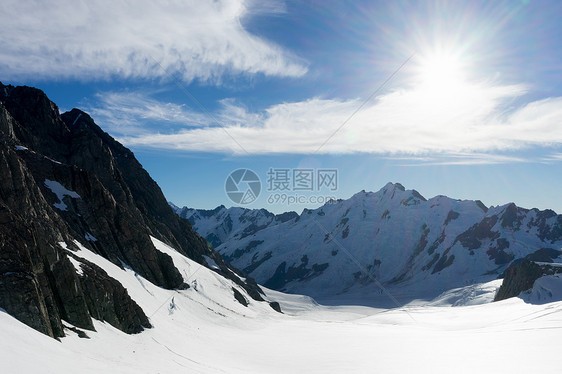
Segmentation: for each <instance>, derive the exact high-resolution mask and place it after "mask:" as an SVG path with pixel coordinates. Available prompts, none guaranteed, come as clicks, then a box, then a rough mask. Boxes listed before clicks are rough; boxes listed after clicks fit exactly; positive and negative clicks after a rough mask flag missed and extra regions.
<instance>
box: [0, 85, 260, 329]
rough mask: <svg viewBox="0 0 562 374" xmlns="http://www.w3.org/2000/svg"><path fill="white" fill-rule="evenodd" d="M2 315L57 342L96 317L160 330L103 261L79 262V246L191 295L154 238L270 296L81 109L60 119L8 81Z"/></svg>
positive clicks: (0, 110) (1, 119) (3, 126)
mask: <svg viewBox="0 0 562 374" xmlns="http://www.w3.org/2000/svg"><path fill="white" fill-rule="evenodd" d="M0 176H1V178H0V308H3V309H4V310H6V311H7V312H8V313H10V314H12V315H13V316H15V317H16V318H18V319H19V320H20V321H22V322H24V323H26V324H28V325H29V326H31V327H33V328H35V329H37V330H39V331H41V332H43V333H45V334H47V335H50V336H52V337H60V336H63V335H64V332H63V322H62V321H63V320H64V321H67V322H69V323H71V324H73V325H75V326H77V327H80V328H84V329H92V328H93V325H92V320H91V319H92V318H96V319H100V320H104V321H107V322H109V323H111V324H112V325H113V326H115V327H117V328H119V329H121V330H123V331H125V332H128V333H134V332H139V331H142V329H143V328H146V327H150V322H149V320H148V318H147V316H146V315H145V313H144V312H143V310H142V309H141V308H140V307H139V306H138V305H137V304H136V303H135V301H133V300H132V299H131V298H130V297H129V295H128V293H127V290H126V289H125V288H124V287H123V286H122V285H121V284H120V283H119V282H117V281H115V280H114V279H112V278H111V277H109V276H108V275H107V274H106V273H105V272H104V271H103V270H102V269H101V268H99V267H97V266H96V265H95V264H92V263H88V262H87V261H86V262H84V261H82V263H83V266H82V271H81V273H80V274H78V273H77V272H76V269H75V267H74V265H73V264H72V259H73V250H75V249H76V247H75V244H74V243H75V241H78V242H80V243H81V244H82V245H84V246H85V247H86V248H88V249H89V250H91V251H93V252H95V253H97V254H99V255H102V256H103V257H105V258H107V259H108V260H110V261H111V262H113V263H114V264H116V265H117V266H119V267H123V266H128V267H130V268H132V269H133V270H134V271H135V272H137V273H138V274H139V275H141V276H142V277H144V278H145V279H147V280H149V281H150V282H152V283H154V284H156V285H159V286H161V287H163V288H167V289H173V288H179V289H181V288H187V287H189V286H188V285H187V284H185V283H184V278H183V277H182V275H181V274H180V272H179V271H178V270H177V269H176V267H175V266H174V264H173V262H172V259H171V258H170V256H169V255H167V254H165V253H162V252H160V251H158V250H156V248H155V247H154V245H153V243H152V241H151V239H150V236H153V237H156V238H158V239H160V240H161V241H163V242H165V243H167V244H169V245H171V246H173V247H174V248H176V249H177V250H178V251H180V252H181V253H183V254H184V255H186V256H188V257H189V258H191V259H193V260H195V261H196V262H199V263H200V264H203V265H208V264H207V261H212V262H214V264H213V265H214V266H213V269H214V271H216V272H217V273H219V274H221V275H223V276H225V277H227V278H229V279H231V280H232V281H234V282H235V283H236V284H238V285H240V286H241V287H242V288H243V289H245V290H246V291H247V292H248V294H249V295H250V296H251V297H253V298H254V299H256V300H261V299H262V298H261V296H260V293H261V290H260V289H259V287H258V286H257V285H256V283H255V282H253V281H252V280H251V279H247V280H246V281H242V280H241V278H240V277H238V276H237V275H236V274H237V273H239V272H238V271H237V270H236V269H234V268H232V267H230V266H229V265H227V264H226V263H225V262H224V260H223V259H222V257H221V256H220V255H218V253H216V252H215V251H214V250H212V249H211V248H209V247H208V246H207V243H206V241H205V240H204V239H202V238H201V237H200V236H199V235H198V234H196V233H195V232H194V231H193V230H192V229H191V225H190V224H189V222H188V221H187V220H183V219H181V218H179V217H178V216H177V215H175V214H174V212H173V211H172V209H171V208H170V207H169V206H168V204H167V202H166V200H165V198H164V195H163V194H162V192H161V190H160V188H159V187H158V185H157V184H156V183H155V182H154V181H153V180H152V178H151V177H150V176H149V175H148V173H147V172H146V171H145V170H144V169H143V168H142V166H141V164H140V163H139V162H138V161H137V160H136V159H135V157H134V154H133V153H132V152H131V151H130V150H128V149H127V148H125V147H123V146H122V145H121V144H119V143H118V142H117V141H115V140H114V139H113V138H112V137H111V136H109V135H108V134H107V133H105V132H103V130H101V128H99V127H98V126H97V125H96V124H95V123H94V121H93V120H92V118H91V117H90V116H89V115H88V114H86V113H84V112H82V111H80V110H77V109H73V110H72V111H70V112H67V113H64V114H62V115H60V114H59V110H58V108H57V106H56V105H55V104H54V103H53V102H51V101H50V100H49V99H48V98H47V96H46V95H45V94H44V93H43V92H42V91H40V90H37V89H34V88H30V87H13V86H5V85H3V84H1V83H0Z"/></svg>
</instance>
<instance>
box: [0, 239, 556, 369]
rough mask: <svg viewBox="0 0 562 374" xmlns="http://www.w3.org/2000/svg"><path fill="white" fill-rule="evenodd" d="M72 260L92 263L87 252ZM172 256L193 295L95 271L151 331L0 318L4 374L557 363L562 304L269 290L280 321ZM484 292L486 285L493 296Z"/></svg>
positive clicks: (131, 275)
mask: <svg viewBox="0 0 562 374" xmlns="http://www.w3.org/2000/svg"><path fill="white" fill-rule="evenodd" d="M157 245H158V246H159V249H161V250H163V251H167V252H170V253H173V250H172V249H170V248H169V247H166V246H165V245H163V244H161V243H157ZM79 254H80V255H81V256H83V257H84V258H89V259H94V257H93V256H92V254H91V253H85V250H81V251H80V252H79ZM173 254H174V262H175V263H176V264H177V265H180V266H181V265H183V269H184V270H185V271H186V272H187V274H188V277H189V278H191V280H192V281H193V280H195V279H197V281H198V282H197V283H198V291H196V290H194V289H190V290H185V291H178V292H175V291H167V290H162V289H158V288H157V287H155V286H153V285H152V284H150V283H146V282H144V281H143V282H141V279H138V278H136V277H135V275H134V273H132V272H131V271H128V270H126V271H123V270H120V271H121V274H117V270H116V269H113V268H111V267H110V266H109V264H107V263H106V264H103V265H104V266H105V267H104V268H105V269H106V270H107V271H108V272H109V271H111V272H112V273H113V275H116V276H119V278H120V281H123V282H124V283H126V284H127V288H128V290H129V292H130V293H131V295H134V296H133V297H134V298H135V300H136V301H137V302H139V304H141V305H143V307H149V306H150V307H152V308H153V309H152V313H151V317H150V319H151V323H153V325H154V328H152V329H147V330H145V331H144V332H142V333H140V334H136V335H127V334H124V333H122V332H121V331H119V330H117V329H115V328H113V327H111V326H110V325H108V324H104V323H100V322H98V321H95V327H96V330H97V332H88V335H89V337H90V339H81V338H78V337H77V335H76V334H74V333H72V332H71V331H70V330H68V331H67V332H68V336H67V337H65V338H62V341H61V342H58V341H56V340H54V339H51V338H49V337H47V336H45V335H42V334H41V333H39V332H37V331H35V330H33V329H31V328H29V327H27V326H25V325H24V324H22V323H20V322H18V321H17V320H15V319H14V318H12V317H10V316H9V315H7V314H6V313H4V312H2V311H0V336H2V337H4V339H0V369H1V371H2V372H3V373H35V372H37V373H39V372H40V373H74V372H80V373H99V372H103V373H134V374H138V373H178V372H180V373H301V372H306V373H342V372H345V373H365V372H383V373H404V372H416V373H450V372H452V371H454V372H455V373H474V372H480V373H491V372H509V373H529V372H552V371H556V370H558V369H559V367H560V363H561V361H560V355H559V352H560V349H561V348H562V340H561V339H560V329H561V328H562V302H557V303H550V304H543V305H531V304H526V303H524V302H523V301H522V300H521V299H518V298H513V299H510V300H505V301H502V302H497V303H492V304H490V303H486V304H480V305H473V306H459V307H454V308H453V307H447V306H445V305H450V304H447V301H446V298H442V299H440V300H436V301H435V303H436V305H440V306H431V305H427V304H425V305H410V306H407V307H406V309H403V310H398V309H393V310H380V309H372V308H367V307H357V306H356V307H324V306H320V305H318V304H316V303H315V302H313V301H312V300H311V299H310V298H308V297H306V296H298V295H287V294H282V293H279V292H276V291H267V292H266V293H267V294H268V295H269V296H270V297H272V298H274V299H276V300H279V301H280V303H281V305H282V308H283V309H284V310H285V311H286V314H278V313H275V312H273V311H272V310H271V309H269V308H261V306H263V305H265V306H267V305H266V304H264V303H255V304H256V305H252V306H251V307H250V308H244V307H240V308H231V307H230V306H232V305H235V304H233V303H232V300H231V299H230V297H229V296H228V295H229V293H228V292H224V291H225V289H226V287H228V286H229V285H228V284H225V283H223V281H222V280H220V279H217V278H216V276H215V275H214V274H213V273H212V272H211V271H209V270H208V269H205V268H198V267H197V265H196V264H193V263H191V262H190V261H189V260H188V259H186V258H182V257H181V256H178V255H176V254H175V253H173ZM94 256H95V255H94ZM96 261H99V263H103V260H97V259H96ZM194 273H195V274H194ZM492 286H493V285H487V286H486V285H482V287H483V288H490V287H491V288H490V289H491V290H492V292H493V291H495V288H494V287H492ZM171 297H173V303H172V299H171ZM211 298H212V299H211ZM227 305H228V307H227ZM7 337H9V338H7Z"/></svg>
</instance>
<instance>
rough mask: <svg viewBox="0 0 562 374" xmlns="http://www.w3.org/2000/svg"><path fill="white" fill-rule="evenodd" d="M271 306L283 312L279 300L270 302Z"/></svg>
mask: <svg viewBox="0 0 562 374" xmlns="http://www.w3.org/2000/svg"><path fill="white" fill-rule="evenodd" d="M269 306H270V307H271V308H272V309H273V310H275V311H276V312H278V313H283V312H282V311H281V305H279V303H278V302H277V301H272V302H270V303H269Z"/></svg>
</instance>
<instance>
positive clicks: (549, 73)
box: [0, 0, 562, 213]
mask: <svg viewBox="0 0 562 374" xmlns="http://www.w3.org/2000/svg"><path fill="white" fill-rule="evenodd" d="M560 16H562V3H561V2H559V1H516V0H513V1H482V2H480V1H466V2H463V1H454V2H445V1H337V2H336V1H333V2H327V1H286V2H283V1H274V0H271V1H253V0H252V1H243V0H218V1H212V2H210V1H209V2H206V1H183V2H168V3H166V4H160V3H158V2H152V1H150V2H149V1H144V0H139V1H137V2H135V4H134V7H131V5H130V3H127V2H124V1H107V2H103V1H100V2H95V3H91V2H80V1H67V0H60V1H57V2H56V3H55V5H53V4H48V5H47V4H43V3H42V2H35V1H28V0H24V1H22V0H19V1H11V0H6V1H3V2H2V4H1V5H0V25H1V26H0V27H1V28H2V32H1V33H0V45H1V46H2V48H0V80H1V81H2V82H3V83H4V84H8V83H9V84H26V85H31V86H36V87H38V88H41V89H43V90H44V91H45V92H46V93H47V94H48V95H49V97H50V98H51V99H52V100H53V101H55V103H57V104H58V105H59V107H60V109H61V111H66V110H70V109H72V108H74V107H77V108H80V109H83V110H85V111H87V112H88V113H90V114H91V115H92V117H93V118H94V120H95V121H96V123H98V125H100V126H101V127H102V128H103V129H104V130H106V131H107V132H109V133H110V134H111V135H113V136H114V137H116V138H117V139H118V140H120V141H121V142H122V143H124V144H125V145H126V146H128V147H130V148H131V149H132V150H133V151H134V152H135V154H136V156H137V158H138V159H139V161H140V162H141V163H142V164H143V165H144V166H145V168H146V169H147V170H148V171H149V172H150V173H151V175H152V176H153V177H154V179H155V180H156V181H157V182H158V183H159V184H160V186H161V187H162V190H163V191H164V193H165V195H166V197H167V198H168V199H169V200H171V201H173V202H175V203H176V204H177V205H188V206H191V207H198V208H214V207H215V206H217V205H219V204H224V205H227V206H231V205H233V202H232V201H230V200H229V198H228V196H227V195H226V193H225V181H226V179H227V177H228V175H229V173H230V172H231V171H233V170H236V169H239V168H248V169H251V170H254V171H255V172H256V173H257V174H258V176H259V177H260V179H261V182H262V189H261V193H260V196H259V197H258V199H257V200H255V201H254V202H253V203H251V204H248V205H246V206H248V207H251V208H258V207H265V208H267V209H270V210H273V211H275V212H281V211H285V210H296V211H299V212H300V211H301V210H302V209H303V208H304V207H310V208H312V207H316V206H318V204H315V203H312V202H310V201H311V200H310V198H311V197H312V198H320V199H321V198H324V197H327V196H329V197H332V196H333V197H336V198H349V197H350V196H351V195H353V194H354V193H356V192H358V191H360V190H368V191H373V190H374V191H376V190H378V189H380V188H381V187H382V186H384V185H385V184H386V183H387V182H389V181H393V182H400V183H402V184H403V185H404V186H405V187H406V188H413V189H416V190H418V191H419V192H420V193H422V194H423V195H424V196H426V197H428V198H429V197H432V196H435V195H438V194H443V195H447V196H450V197H453V198H460V199H480V200H482V201H483V202H484V203H485V204H487V205H501V204H505V203H508V202H515V203H517V204H518V205H520V206H523V207H526V208H532V207H538V208H541V209H546V208H550V209H553V210H555V211H557V212H558V213H562V201H561V199H560V186H561V185H562V173H561V172H560V171H561V166H562V93H561V90H562V63H561V62H562V24H561V23H560V21H559V20H560ZM270 169H275V170H289V171H290V172H292V171H298V170H300V169H305V170H310V169H312V170H313V171H314V172H317V171H318V170H319V169H337V171H338V183H337V189H336V190H335V191H332V190H326V189H318V188H315V189H314V190H313V191H297V190H295V189H294V188H289V190H286V191H279V190H271V191H268V190H267V189H268V188H267V187H268V181H267V179H268V175H267V173H268V171H269V170H270ZM315 176H317V175H316V174H315ZM316 182H317V181H316ZM316 182H315V183H316ZM245 186H246V185H245V184H244V183H242V184H240V186H239V187H240V188H241V189H242V190H243V189H244V188H246V187H245ZM316 187H318V186H317V185H316ZM275 194H285V195H286V196H287V197H289V196H291V197H296V196H299V197H302V196H304V197H305V200H303V201H306V203H303V204H287V202H285V203H283V204H279V203H277V204H271V203H270V202H271V201H272V197H276V196H275ZM277 197H278V196H277ZM268 200H269V202H268ZM274 200H278V199H277V198H275V199H274Z"/></svg>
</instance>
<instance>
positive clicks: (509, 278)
mask: <svg viewBox="0 0 562 374" xmlns="http://www.w3.org/2000/svg"><path fill="white" fill-rule="evenodd" d="M560 270H561V269H560V268H555V267H552V266H549V265H538V264H537V263H535V262H533V261H530V260H528V259H522V260H521V261H517V262H515V263H514V264H512V265H511V266H510V267H509V268H508V269H507V270H506V271H505V277H504V279H503V282H502V285H501V287H500V289H499V290H498V293H497V294H496V296H495V297H494V301H500V300H505V299H509V298H510V297H515V296H518V295H519V294H520V293H521V292H523V291H527V290H530V289H531V288H533V284H534V283H535V281H536V280H537V279H539V278H540V277H542V276H544V275H551V274H555V273H557V272H559V271H560Z"/></svg>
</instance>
